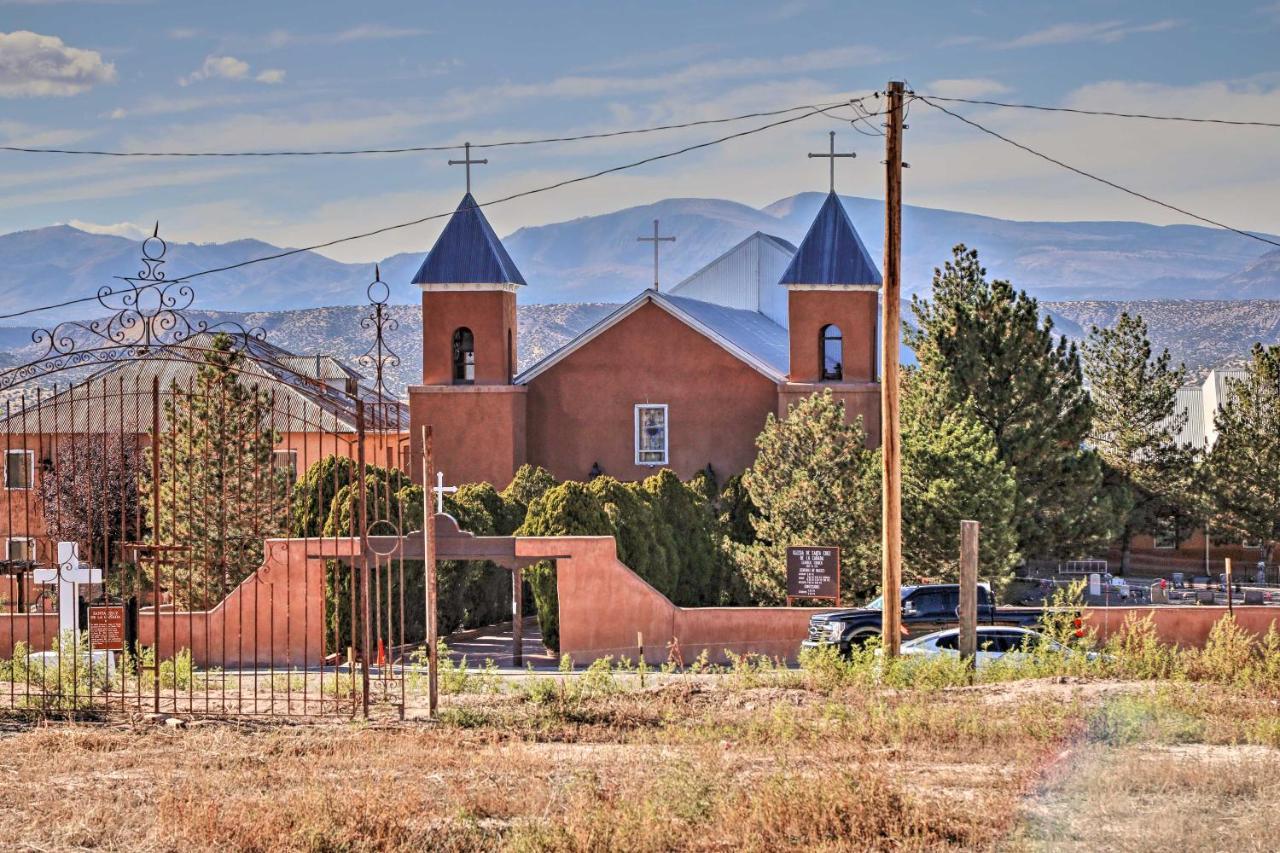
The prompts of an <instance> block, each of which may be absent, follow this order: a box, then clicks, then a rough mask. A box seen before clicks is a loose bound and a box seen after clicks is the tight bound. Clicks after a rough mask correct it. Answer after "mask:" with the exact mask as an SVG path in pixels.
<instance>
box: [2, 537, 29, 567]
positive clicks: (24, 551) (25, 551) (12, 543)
mask: <svg viewBox="0 0 1280 853" xmlns="http://www.w3.org/2000/svg"><path fill="white" fill-rule="evenodd" d="M4 558H5V559H6V560H11V561H13V562H17V563H29V562H31V561H32V560H34V559H35V558H36V540H34V539H27V538H21V537H12V536H11V537H9V538H8V539H5V540H4Z"/></svg>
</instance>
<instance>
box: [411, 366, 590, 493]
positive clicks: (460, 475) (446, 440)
mask: <svg viewBox="0 0 1280 853" xmlns="http://www.w3.org/2000/svg"><path fill="white" fill-rule="evenodd" d="M526 397H527V393H526V389H525V388H524V386H521V385H429V386H423V385H414V386H410V388H409V421H410V423H411V424H412V426H411V428H410V431H409V432H410V436H409V438H410V442H411V445H410V447H411V456H410V458H411V459H412V460H414V461H413V463H412V466H411V470H410V472H409V473H410V474H411V475H412V476H413V478H414V482H418V481H420V480H421V479H422V462H421V460H422V456H421V455H420V454H421V452H422V427H423V426H430V427H431V428H432V436H431V444H432V452H433V454H434V456H435V466H436V470H438V471H443V472H444V476H445V480H446V481H447V482H448V484H450V485H457V484H459V483H492V484H493V486H494V488H497V489H501V488H504V487H505V486H506V485H507V484H508V483H510V482H511V478H512V477H513V476H515V472H516V469H517V468H519V467H520V466H521V465H522V464H524V461H525V435H526V429H525V401H526ZM584 473H585V472H584ZM577 479H582V477H578V478H577Z"/></svg>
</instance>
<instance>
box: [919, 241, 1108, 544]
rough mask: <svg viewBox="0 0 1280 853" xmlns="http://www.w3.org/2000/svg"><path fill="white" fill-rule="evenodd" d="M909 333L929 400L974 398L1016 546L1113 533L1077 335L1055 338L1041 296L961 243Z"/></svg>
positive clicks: (952, 402)
mask: <svg viewBox="0 0 1280 853" xmlns="http://www.w3.org/2000/svg"><path fill="white" fill-rule="evenodd" d="M912 311H913V313H914V315H915V319H916V327H915V328H914V329H911V328H909V329H908V330H907V333H906V339H907V342H908V343H909V344H910V345H911V346H912V348H913V349H914V350H915V351H916V356H917V358H918V359H919V363H920V365H921V367H922V368H923V375H924V376H925V378H926V381H927V383H928V388H927V389H926V390H927V393H929V394H930V395H931V397H932V401H933V402H932V405H934V406H936V407H938V408H939V409H941V410H945V411H954V410H958V409H960V408H961V407H963V406H965V405H966V404H969V403H968V401H972V402H971V404H970V405H971V406H972V412H973V414H974V416H975V417H976V418H977V419H978V420H979V421H980V422H981V423H982V424H983V425H984V426H985V427H986V428H987V429H988V430H990V431H991V434H992V436H993V437H994V440H995V444H996V448H997V450H998V452H999V456H1000V459H1001V461H1002V462H1004V463H1005V464H1006V465H1007V466H1008V467H1009V468H1010V470H1012V471H1013V473H1014V477H1015V478H1016V481H1017V485H1018V505H1017V507H1016V511H1015V518H1016V520H1017V524H1018V550H1019V551H1021V552H1022V553H1023V554H1025V555H1026V556H1031V557H1035V556H1045V555H1051V554H1059V555H1069V554H1079V553H1083V552H1086V551H1088V550H1090V549H1091V548H1094V547H1096V546H1098V545H1100V544H1102V543H1104V542H1105V541H1107V538H1108V535H1109V533H1110V528H1111V526H1112V524H1113V518H1112V510H1111V507H1110V504H1109V502H1108V501H1107V500H1106V498H1105V496H1104V495H1103V494H1102V469H1101V465H1100V463H1099V460H1098V457H1097V454H1095V453H1094V452H1093V451H1091V450H1089V449H1088V448H1087V447H1086V446H1085V440H1086V439H1087V438H1088V435H1089V429H1090V426H1091V423H1092V414H1093V412H1092V404H1091V402H1090V399H1089V395H1088V393H1087V392H1086V391H1085V388H1084V384H1083V378H1082V375H1081V370H1080V358H1079V355H1078V353H1077V352H1076V348H1075V345H1074V344H1070V343H1068V342H1067V340H1066V339H1065V338H1059V339H1057V340H1056V341H1055V335H1054V334H1053V323H1052V321H1051V320H1049V319H1047V318H1046V319H1045V320H1044V321H1043V322H1042V321H1041V319H1040V314H1039V307H1038V305H1037V303H1036V300H1034V299H1032V298H1031V297H1029V296H1027V294H1026V293H1025V292H1022V291H1015V290H1014V289H1013V286H1012V285H1010V284H1009V283H1008V282H1007V281H988V280H987V278H986V270H985V269H983V268H982V266H981V265H980V264H979V263H978V253H977V252H976V251H970V250H968V249H966V248H965V247H964V246H956V248H955V250H954V256H953V258H952V260H950V261H948V262H947V263H946V264H945V265H944V267H943V268H942V269H939V270H935V271H934V278H933V293H932V297H931V298H930V299H929V300H923V299H920V298H919V297H913V298H912Z"/></svg>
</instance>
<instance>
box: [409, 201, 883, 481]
mask: <svg viewBox="0 0 1280 853" xmlns="http://www.w3.org/2000/svg"><path fill="white" fill-rule="evenodd" d="M453 216H454V218H453V219H452V220H451V221H450V222H449V224H448V225H446V227H445V229H444V231H443V232H442V233H441V235H440V237H439V239H438V240H437V241H436V243H435V245H434V246H433V247H432V248H431V250H430V252H429V253H428V254H427V256H426V258H425V260H424V261H423V264H422V267H421V269H420V270H419V272H418V274H417V275H416V276H415V277H414V281H415V283H416V284H418V285H419V287H420V288H421V290H422V310H423V380H422V384H421V385H413V386H410V388H409V408H410V419H411V422H412V426H411V429H410V440H411V441H415V442H416V441H417V440H418V439H417V438H416V436H417V435H418V434H419V431H420V427H422V426H427V425H430V426H431V427H432V428H433V436H434V439H433V441H434V446H435V451H436V456H437V463H438V467H439V468H440V469H442V470H443V471H444V472H445V473H446V476H447V477H448V478H449V479H450V480H452V481H453V482H478V481H484V482H490V483H493V484H494V485H495V486H497V487H499V488H500V487H502V486H504V485H506V483H507V482H509V481H510V479H511V477H512V476H513V474H514V473H515V471H516V469H517V468H518V467H519V466H520V465H522V464H525V463H531V464H535V465H540V466H542V467H544V468H546V469H548V470H549V471H551V473H552V474H554V475H555V476H556V477H557V478H559V479H575V480H583V479H587V478H588V477H589V476H591V475H592V474H593V473H598V472H603V473H606V474H609V475H612V476H615V477H618V478H619V479H624V480H635V479H640V478H643V477H646V476H648V475H649V474H651V473H652V472H653V471H654V470H655V469H657V468H661V467H669V468H671V469H672V470H674V471H675V472H676V473H677V474H678V475H679V476H681V477H685V478H687V477H689V476H692V475H693V474H694V473H696V472H698V471H702V470H705V469H706V468H707V467H708V466H710V467H711V468H712V470H713V471H715V472H716V473H717V475H722V476H728V475H731V474H734V473H738V472H740V471H742V470H743V469H744V468H746V467H747V466H748V465H750V464H751V462H752V460H754V458H755V438H756V436H757V435H758V434H759V432H760V430H761V429H762V428H763V427H764V425H765V421H766V418H767V416H768V415H771V414H772V415H775V416H778V417H785V416H786V414H787V411H788V408H789V407H790V406H791V405H793V404H795V403H797V402H799V401H800V400H801V399H803V398H804V397H807V396H809V395H811V394H813V393H815V392H821V391H826V390H829V391H831V392H832V393H833V394H835V395H836V396H837V397H838V398H839V399H840V400H842V401H843V402H844V404H845V407H846V413H847V415H848V417H849V418H850V419H854V418H858V417H860V418H862V420H863V423H864V426H865V428H866V430H867V434H868V442H869V443H870V444H872V445H875V444H878V442H879V428H880V414H879V411H880V409H879V406H880V386H879V383H878V379H877V373H878V360H879V359H878V346H877V339H878V333H877V325H878V321H879V306H878V298H879V289H880V281H881V279H880V273H879V271H878V270H877V269H876V266H875V264H874V262H873V261H872V260H871V258H870V255H869V253H868V252H867V250H866V247H865V246H864V245H863V244H862V241H861V239H860V238H859V237H858V235H857V232H856V231H855V230H854V228H853V225H852V223H851V222H850V220H849V217H848V215H847V214H846V213H845V211H844V208H843V206H842V205H841V203H840V201H839V198H838V197H837V196H836V195H835V194H834V193H833V194H831V195H829V197H828V198H827V200H826V202H824V204H823V206H822V208H821V209H820V210H819V212H818V215H817V217H816V218H815V220H814V223H813V225H812V226H811V227H810V229H809V232H808V234H806V236H805V239H804V240H803V241H802V242H801V245H800V246H799V247H795V246H793V245H791V244H790V243H788V242H787V241H785V240H782V239H780V238H778V237H774V236H772V235H768V234H764V233H761V232H756V233H753V234H750V235H747V236H746V237H745V238H744V239H743V240H742V241H741V242H739V243H738V244H737V245H735V246H733V247H732V248H730V249H729V250H728V251H726V252H724V253H723V254H721V255H720V256H719V257H717V258H715V259H713V260H712V261H710V262H709V263H708V264H706V265H705V266H704V267H703V268H702V269H701V270H699V271H698V272H697V273H695V274H694V275H692V276H689V277H688V278H686V279H685V280H683V281H681V282H679V283H678V284H676V285H675V286H674V287H672V288H671V289H670V291H669V292H660V291H659V289H658V288H657V287H655V288H654V289H649V290H645V291H642V292H641V293H639V294H638V295H637V296H636V297H635V298H634V299H632V300H630V301H628V302H627V303H626V304H624V305H622V306H621V307H619V308H618V309H616V310H615V311H613V312H612V313H610V314H609V315H608V316H606V317H604V318H602V319H601V320H600V321H598V322H597V323H595V324H594V325H592V326H591V327H590V328H588V329H587V330H585V331H584V332H582V333H580V334H579V335H577V336H576V337H575V338H574V339H572V340H571V341H569V342H568V343H567V344H565V345H564V346H562V347H560V348H559V349H557V350H556V351H554V352H552V353H550V354H548V355H547V356H546V357H544V358H542V359H541V360H539V361H538V362H537V363H535V364H533V365H531V366H529V367H528V368H527V369H525V370H524V371H522V372H520V373H519V374H518V375H517V373H516V371H515V369H514V368H515V359H514V352H515V334H516V324H515V302H516V292H517V289H518V288H519V287H520V286H521V285H523V284H524V278H523V276H522V275H521V274H520V271H519V270H518V269H516V268H515V265H514V264H513V263H511V262H510V256H509V255H508V254H507V253H506V251H505V249H503V248H502V246H501V243H500V241H498V240H497V238H496V237H495V236H493V230H492V228H490V227H489V225H488V223H487V222H486V221H485V218H484V214H483V211H482V210H481V209H480V208H478V207H477V206H476V203H475V200H474V199H473V198H472V197H471V196H470V194H468V195H467V196H465V197H464V198H463V201H462V203H461V204H460V205H459V206H458V209H457V211H456V212H455V213H454V215H453ZM656 233H657V232H656V231H655V234H656ZM646 239H647V238H646ZM655 245H656V244H655ZM675 245H676V246H677V247H678V246H679V245H680V244H678V243H677V244H675ZM656 268H657V267H656V262H655V271H656ZM659 287H660V285H659Z"/></svg>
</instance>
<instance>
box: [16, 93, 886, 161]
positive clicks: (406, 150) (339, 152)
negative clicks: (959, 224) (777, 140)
mask: <svg viewBox="0 0 1280 853" xmlns="http://www.w3.org/2000/svg"><path fill="white" fill-rule="evenodd" d="M854 100H857V101H860V100H862V98H857V99H854ZM845 103H847V102H844V101H832V102H828V103H822V104H797V105H796V106H793V107H786V108H784V109H778V110H766V111H761V112H753V113H743V114H741V115H736V116H727V117H723V118H708V119H699V120H697V121H686V122H678V123H676V124H661V125H654V126H651V127H639V128H628V129H626V130H610V131H601V132H600V133H582V134H577V135H575V136H547V137H541V138H536V139H515V140H507V141H501V142H481V143H475V144H473V145H472V146H471V147H472V149H477V148H486V149H487V148H509V147H513V146H526V145H547V144H552V143H567V142H581V141H584V140H591V139H611V138H614V137H619V136H634V135H637V134H644V133H658V132H661V131H667V130H681V129H685V128H690V127H702V126H704V125H712V124H729V123H732V122H735V121H746V120H747V119H753V118H770V117H773V116H778V115H785V114H787V113H793V112H798V111H800V110H818V109H831V108H833V107H838V106H843V105H844V104H845ZM461 150H463V144H462V143H458V144H454V145H412V146H405V147H402V148H351V149H333V150H317V151H108V150H97V149H83V148H33V147H24V146H18V145H0V151H10V152H14V153H21V154H70V155H79V156H90V157H342V156H350V155H362V154H411V153H420V152H427V151H461Z"/></svg>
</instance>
